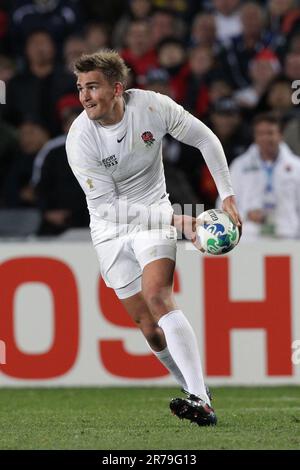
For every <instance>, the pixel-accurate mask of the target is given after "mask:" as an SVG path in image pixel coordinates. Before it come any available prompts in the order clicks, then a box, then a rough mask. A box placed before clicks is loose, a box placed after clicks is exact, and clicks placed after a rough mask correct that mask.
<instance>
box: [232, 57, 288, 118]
mask: <svg viewBox="0 0 300 470" xmlns="http://www.w3.org/2000/svg"><path fill="white" fill-rule="evenodd" d="M280 69H281V66H280V62H279V59H278V57H277V56H276V55H275V54H274V52H272V50H270V49H262V50H261V51H260V52H258V53H257V54H256V56H254V58H253V59H252V61H251V62H250V64H249V76H250V80H251V84H250V85H249V86H247V87H245V88H241V89H240V90H237V91H236V92H235V93H234V96H235V99H236V100H237V102H238V103H239V105H240V106H241V107H243V108H246V109H254V108H256V106H257V105H258V103H259V101H260V100H261V99H262V97H263V96H264V94H265V93H266V91H267V88H268V86H269V84H270V83H271V81H272V80H273V79H274V78H275V77H276V76H277V75H278V73H279V72H280Z"/></svg>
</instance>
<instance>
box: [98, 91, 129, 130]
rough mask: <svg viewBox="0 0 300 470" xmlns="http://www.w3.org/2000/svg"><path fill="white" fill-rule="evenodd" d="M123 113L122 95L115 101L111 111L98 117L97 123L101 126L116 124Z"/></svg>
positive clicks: (123, 102) (120, 119)
mask: <svg viewBox="0 0 300 470" xmlns="http://www.w3.org/2000/svg"><path fill="white" fill-rule="evenodd" d="M124 113H125V101H124V99H123V97H120V99H118V100H117V101H116V103H115V106H114V107H113V109H112V111H111V113H109V114H107V115H106V116H103V117H102V118H101V119H98V123H99V124H100V125H101V126H113V125H114V124H118V122H120V121H122V119H123V116H124Z"/></svg>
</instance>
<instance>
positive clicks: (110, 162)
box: [102, 155, 118, 168]
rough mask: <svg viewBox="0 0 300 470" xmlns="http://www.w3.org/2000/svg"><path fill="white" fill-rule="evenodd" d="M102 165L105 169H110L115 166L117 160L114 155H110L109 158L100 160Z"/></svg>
mask: <svg viewBox="0 0 300 470" xmlns="http://www.w3.org/2000/svg"><path fill="white" fill-rule="evenodd" d="M102 163H103V165H104V166H105V168H110V167H111V166H114V165H117V164H118V160H117V157H116V156H115V155H111V156H110V157H107V158H104V159H103V160H102Z"/></svg>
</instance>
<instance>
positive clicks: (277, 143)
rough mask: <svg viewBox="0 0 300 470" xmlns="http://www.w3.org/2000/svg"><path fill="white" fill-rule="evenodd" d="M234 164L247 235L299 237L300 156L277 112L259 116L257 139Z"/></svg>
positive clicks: (256, 127)
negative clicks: (286, 138)
mask: <svg viewBox="0 0 300 470" xmlns="http://www.w3.org/2000/svg"><path fill="white" fill-rule="evenodd" d="M230 168H231V177H232V183H233V186H234V188H235V194H236V198H237V201H238V207H239V211H240V213H241V215H242V217H243V221H244V223H243V238H244V239H251V238H258V237H260V236H262V235H268V236H276V237H281V238H299V237H300V159H299V157H298V156H296V155H294V154H293V153H292V151H291V150H290V148H289V147H288V146H287V145H286V144H285V143H284V142H283V140H282V132H281V125H280V122H279V120H278V119H277V118H276V117H275V116H273V115H272V114H262V115H258V116H256V118H255V119H254V143H253V144H252V145H251V146H250V147H249V149H248V150H247V152H246V153H244V154H243V155H241V156H240V157H238V158H236V159H235V160H234V162H233V163H232V165H231V167H230ZM253 188H255V191H253Z"/></svg>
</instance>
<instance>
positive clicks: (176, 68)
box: [157, 37, 189, 103]
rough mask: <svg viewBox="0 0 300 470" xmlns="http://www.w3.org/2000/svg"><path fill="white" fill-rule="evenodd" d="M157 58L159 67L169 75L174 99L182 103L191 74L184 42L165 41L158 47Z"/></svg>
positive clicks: (170, 39) (172, 39) (173, 39)
mask: <svg viewBox="0 0 300 470" xmlns="http://www.w3.org/2000/svg"><path fill="white" fill-rule="evenodd" d="M157 58H158V63H159V66H160V67H161V68H163V69H165V70H166V71H167V72H168V74H169V77H170V87H171V93H172V97H173V99H175V101H177V102H178V103H182V102H183V100H184V97H185V95H186V84H187V77H188V74H189V66H188V64H187V56H186V51H185V47H184V44H183V42H182V41H180V40H179V39H177V38H174V37H171V38H166V39H163V40H162V41H161V42H160V43H159V45H158V46H157Z"/></svg>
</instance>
